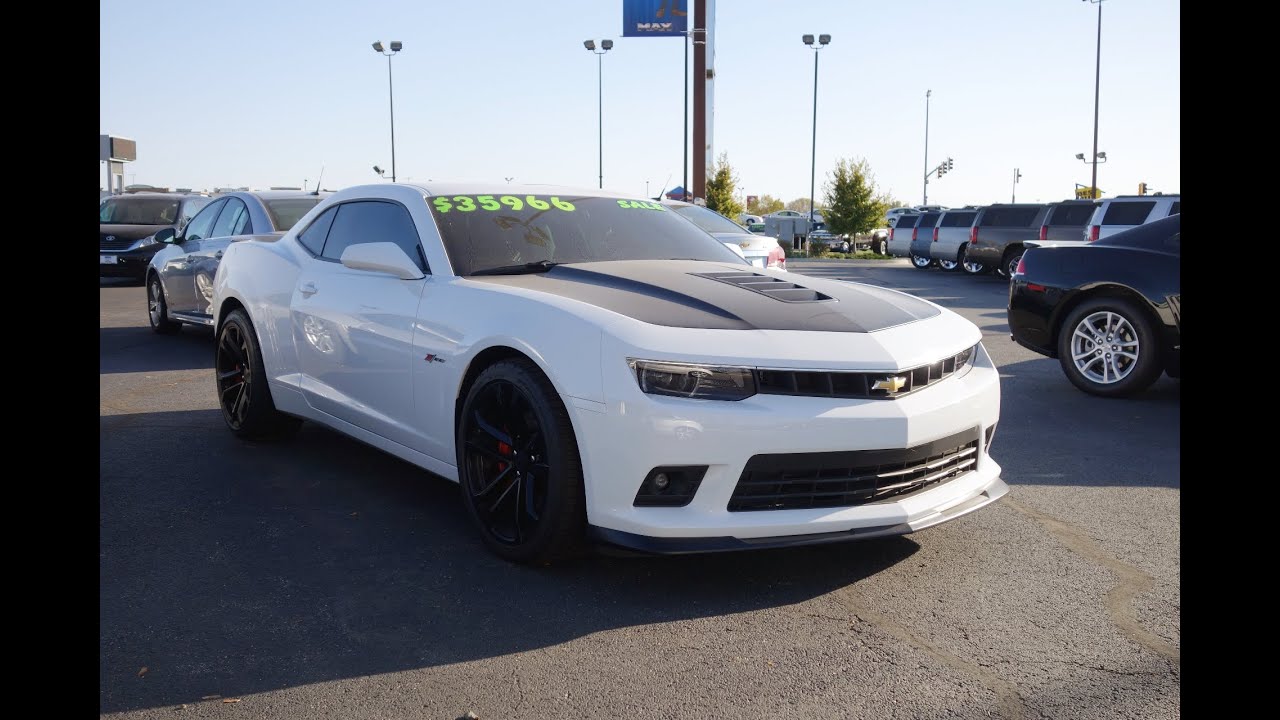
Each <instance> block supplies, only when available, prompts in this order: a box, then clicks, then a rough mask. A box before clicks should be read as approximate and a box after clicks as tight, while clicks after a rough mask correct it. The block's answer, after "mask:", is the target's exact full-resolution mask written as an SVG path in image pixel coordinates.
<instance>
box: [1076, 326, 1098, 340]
mask: <svg viewBox="0 0 1280 720" xmlns="http://www.w3.org/2000/svg"><path fill="white" fill-rule="evenodd" d="M1074 334H1075V335H1076V336H1077V337H1082V338H1084V339H1085V340H1088V341H1089V342H1091V343H1096V342H1098V338H1096V337H1094V336H1093V335H1085V334H1084V333H1083V332H1080V328H1076V331H1075V333H1074Z"/></svg>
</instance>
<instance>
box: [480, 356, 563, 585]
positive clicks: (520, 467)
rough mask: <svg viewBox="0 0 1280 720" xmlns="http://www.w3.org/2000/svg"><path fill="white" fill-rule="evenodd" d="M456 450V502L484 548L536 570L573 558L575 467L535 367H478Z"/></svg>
mask: <svg viewBox="0 0 1280 720" xmlns="http://www.w3.org/2000/svg"><path fill="white" fill-rule="evenodd" d="M457 444H458V476H459V482H460V484H461V485H462V496H463V501H464V503H465V504H466V506H467V511H468V514H469V515H470V516H471V519H472V521H473V522H474V523H475V524H476V526H477V528H478V529H479V530H480V533H481V537H482V538H483V539H484V542H485V544H486V545H487V546H488V547H489V549H491V550H492V551H493V552H494V553H496V554H497V555H499V556H501V557H503V558H505V559H507V560H510V561H513V562H522V563H535V564H548V563H552V562H556V561H559V560H563V559H567V558H569V557H572V556H574V555H576V554H577V553H578V552H579V549H580V546H581V543H582V540H583V537H584V531H585V525H586V514H585V510H584V507H583V506H584V500H583V484H582V462H581V458H580V456H579V454H578V447H577V442H576V440H575V438H574V433H573V427H572V425H571V424H570V422H569V416H568V413H567V412H566V411H565V408H564V405H563V404H562V403H561V402H560V398H559V394H558V393H556V391H555V388H554V387H552V385H551V383H550V381H549V380H547V378H546V376H545V375H543V374H542V372H541V371H540V370H539V369H538V368H537V366H536V365H534V364H533V363H531V362H530V361H528V360H524V359H511V360H504V361H501V362H499V363H496V364H494V365H492V366H490V367H489V368H487V369H485V370H484V372H482V373H481V374H480V376H479V377H477V378H476V380H475V382H474V383H473V384H472V386H471V388H470V390H469V391H468V392H467V397H466V401H465V402H464V403H463V406H462V412H461V416H460V417H459V420H458V431H457Z"/></svg>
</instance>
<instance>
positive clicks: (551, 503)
mask: <svg viewBox="0 0 1280 720" xmlns="http://www.w3.org/2000/svg"><path fill="white" fill-rule="evenodd" d="M534 373H538V375H541V371H539V370H538V369H537V367H536V366H534V365H533V364H532V363H528V362H519V361H512V360H504V361H501V362H498V363H495V364H494V365H491V366H490V367H488V368H486V369H485V370H484V371H482V372H481V373H480V375H479V376H478V377H477V378H476V380H475V382H473V383H472V384H471V388H470V389H469V390H468V391H467V397H466V399H465V400H464V401H463V404H462V412H461V414H460V415H459V417H458V423H457V425H456V427H455V431H454V443H455V448H456V456H457V462H458V484H459V489H460V491H461V492H462V502H463V505H464V506H465V507H466V509H467V515H468V516H469V517H470V518H471V522H472V524H473V525H474V526H475V528H476V529H477V531H479V533H480V537H481V538H482V539H483V541H484V543H485V545H486V546H488V547H489V549H490V550H492V551H493V552H494V553H496V554H497V555H499V556H501V557H503V558H505V559H507V560H511V561H514V562H531V561H536V560H539V559H543V558H545V557H546V556H547V555H548V553H549V551H551V550H552V549H553V546H554V545H556V544H557V543H558V541H559V540H560V539H561V536H563V535H565V534H566V533H567V532H569V533H572V532H577V533H578V534H579V535H580V534H581V529H580V527H579V526H580V524H581V521H582V520H584V519H585V513H584V511H583V509H582V508H583V502H582V498H583V495H584V492H583V481H582V464H581V458H580V455H579V453H578V447H577V440H576V437H575V436H574V434H573V432H572V427H569V430H568V433H567V436H565V433H562V432H560V428H562V426H564V425H568V424H569V421H568V412H567V411H566V410H565V409H564V406H563V404H559V405H558V407H557V406H556V404H558V403H560V398H559V396H558V395H556V394H555V393H554V388H552V387H551V383H550V381H549V380H546V379H545V377H537V376H535V375H534ZM500 381H506V382H509V383H511V384H512V385H513V386H515V387H516V388H517V389H518V391H519V392H521V393H522V394H523V395H524V396H525V399H526V400H528V401H529V404H530V406H531V407H532V408H533V411H534V415H535V416H536V417H537V420H538V425H539V427H540V428H541V431H542V433H543V436H544V438H545V439H546V444H547V465H548V466H549V471H548V473H547V475H548V488H547V499H546V504H545V506H544V508H543V513H542V517H541V519H540V520H539V521H538V528H537V529H536V530H535V531H534V532H533V533H532V535H531V536H530V537H529V539H527V540H526V541H525V542H523V543H521V544H520V545H509V544H507V543H504V542H501V541H500V540H498V539H497V538H495V537H493V535H492V534H490V532H489V529H488V528H487V527H485V524H484V520H483V519H482V518H481V516H480V513H479V512H478V511H477V510H476V507H475V499H474V498H473V497H472V494H471V489H470V486H469V483H470V482H471V481H470V478H469V477H468V467H467V460H466V436H467V428H468V421H467V418H469V417H470V416H471V414H472V411H473V408H474V405H475V401H476V398H478V397H479V396H480V393H481V392H482V391H483V390H484V389H485V388H486V387H487V386H488V385H490V384H492V383H494V382H500ZM558 413H563V422H562V421H561V419H560V418H559V417H557V414H558ZM579 515H581V517H579Z"/></svg>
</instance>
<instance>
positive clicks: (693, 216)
mask: <svg viewBox="0 0 1280 720" xmlns="http://www.w3.org/2000/svg"><path fill="white" fill-rule="evenodd" d="M667 207H669V208H671V209H672V210H674V211H675V212H676V214H677V215H680V216H682V217H686V218H688V219H690V220H692V221H693V224H694V225H697V226H698V227H700V228H702V229H703V230H706V231H707V232H709V233H741V232H742V226H741V225H739V224H738V223H736V222H734V221H732V220H730V219H729V218H727V217H725V216H723V215H721V214H720V213H718V212H716V211H715V210H708V209H707V208H704V207H699V206H697V205H668V206H667Z"/></svg>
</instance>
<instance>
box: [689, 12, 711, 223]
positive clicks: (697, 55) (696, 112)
mask: <svg viewBox="0 0 1280 720" xmlns="http://www.w3.org/2000/svg"><path fill="white" fill-rule="evenodd" d="M693 27H694V30H695V31H697V30H703V31H705V30H706V28H707V3H705V2H702V1H701V0H699V2H696V3H694V5H693ZM699 34H701V33H696V32H695V34H694V39H695V40H696V39H698V35H699ZM702 39H703V40H704V41H705V40H706V37H705V36H704V37H703V38H702ZM686 189H687V188H686ZM693 196H694V197H699V198H705V197H706V196H707V43H706V42H702V43H694V45H693Z"/></svg>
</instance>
